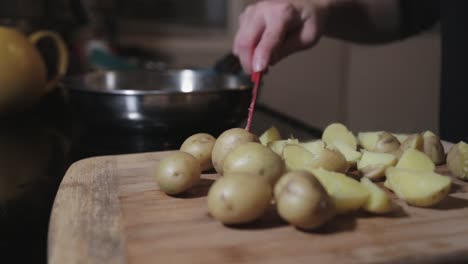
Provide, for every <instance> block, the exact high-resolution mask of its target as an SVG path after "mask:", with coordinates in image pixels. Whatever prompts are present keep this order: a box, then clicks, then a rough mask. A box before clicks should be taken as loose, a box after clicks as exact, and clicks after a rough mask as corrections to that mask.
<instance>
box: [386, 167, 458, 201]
mask: <svg viewBox="0 0 468 264" xmlns="http://www.w3.org/2000/svg"><path fill="white" fill-rule="evenodd" d="M386 175H387V181H388V182H389V183H388V184H387V185H388V186H389V187H391V189H392V190H393V191H394V192H395V194H396V195H397V196H398V197H399V198H400V199H402V200H404V201H406V202H407V203H408V204H410V205H414V206H420V207H430V206H433V205H436V204H438V203H439V202H441V201H442V200H443V199H444V198H445V197H446V196H447V195H448V193H449V191H450V186H451V179H450V178H449V177H446V176H442V175H440V174H437V173H435V172H432V171H421V170H414V169H401V168H395V167H390V168H388V169H387V171H386Z"/></svg>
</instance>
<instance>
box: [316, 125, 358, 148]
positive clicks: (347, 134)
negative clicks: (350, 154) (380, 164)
mask: <svg viewBox="0 0 468 264" xmlns="http://www.w3.org/2000/svg"><path fill="white" fill-rule="evenodd" d="M322 140H323V142H325V143H326V144H327V145H333V144H334V142H335V141H341V142H343V143H345V144H348V145H349V146H350V147H351V148H352V149H357V142H356V137H355V136H354V134H353V133H352V132H351V131H349V130H348V128H347V127H346V126H344V125H343V124H340V123H333V124H330V125H328V126H327V127H326V128H325V130H324V131H323V135H322Z"/></svg>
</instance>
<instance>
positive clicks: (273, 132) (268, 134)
mask: <svg viewBox="0 0 468 264" xmlns="http://www.w3.org/2000/svg"><path fill="white" fill-rule="evenodd" d="M259 139H260V143H262V145H264V146H268V143H270V142H273V141H277V140H281V134H280V132H279V130H278V129H277V128H276V127H270V128H269V129H267V130H266V131H265V132H263V134H262V135H260V138H259Z"/></svg>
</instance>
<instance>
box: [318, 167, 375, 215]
mask: <svg viewBox="0 0 468 264" xmlns="http://www.w3.org/2000/svg"><path fill="white" fill-rule="evenodd" d="M311 172H312V174H313V175H314V176H315V177H316V178H317V179H318V180H319V181H320V183H321V184H322V185H323V186H324V187H325V189H326V190H327V192H328V194H329V195H330V196H331V198H332V199H333V202H334V204H335V208H336V211H337V213H338V214H345V213H349V212H353V211H356V210H358V209H359V208H361V207H362V206H363V205H364V204H365V203H366V202H367V199H368V197H369V191H368V190H367V189H366V188H365V187H364V186H363V185H361V184H360V183H359V182H358V181H356V180H354V179H353V178H350V177H348V176H346V175H344V174H342V173H337V172H331V171H327V170H324V169H314V170H311Z"/></svg>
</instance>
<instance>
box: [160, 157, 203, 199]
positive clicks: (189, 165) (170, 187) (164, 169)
mask: <svg viewBox="0 0 468 264" xmlns="http://www.w3.org/2000/svg"><path fill="white" fill-rule="evenodd" d="M200 176H201V170H200V163H199V162H198V160H197V159H196V158H195V157H194V156H192V155H191V154H188V153H186V152H182V151H175V152H173V153H171V154H169V155H167V156H166V157H165V158H163V159H162V160H161V162H160V163H159V166H158V167H157V168H156V174H155V180H156V183H157V184H158V186H159V188H160V189H161V190H162V191H163V192H165V193H167V194H171V195H174V194H179V193H182V192H184V191H186V190H188V189H189V188H190V187H192V186H193V185H194V184H195V183H197V181H198V180H200Z"/></svg>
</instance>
